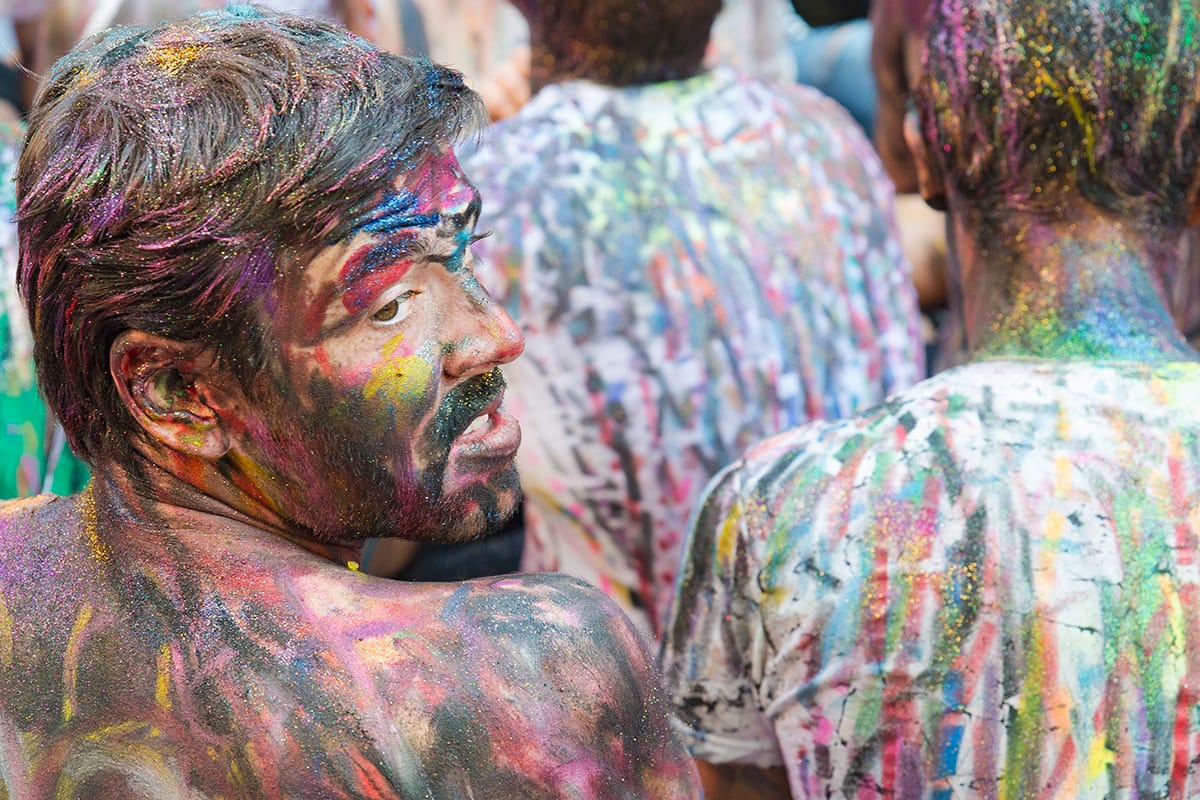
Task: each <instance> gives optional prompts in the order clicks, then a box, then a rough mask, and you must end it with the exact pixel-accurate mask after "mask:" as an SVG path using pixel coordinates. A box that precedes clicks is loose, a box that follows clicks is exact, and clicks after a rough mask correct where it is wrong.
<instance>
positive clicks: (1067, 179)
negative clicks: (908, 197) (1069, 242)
mask: <svg viewBox="0 0 1200 800" xmlns="http://www.w3.org/2000/svg"><path fill="white" fill-rule="evenodd" d="M931 5H932V8H931V9H930V10H929V12H928V13H929V14H931V15H932V17H931V21H932V22H933V23H934V24H933V29H934V30H935V31H936V33H935V34H934V35H933V37H932V39H931V40H930V42H929V47H928V50H927V53H926V57H925V68H924V70H923V75H922V77H921V80H920V81H919V82H918V85H917V86H916V87H914V94H915V97H916V100H917V104H918V107H919V110H920V112H921V121H922V127H923V133H924V138H925V140H926V141H927V142H928V143H929V149H930V151H931V153H932V157H933V159H934V161H935V164H936V165H937V166H938V167H939V168H940V169H941V170H942V172H943V173H944V175H945V178H946V179H947V181H948V182H949V184H950V185H951V186H952V187H953V188H954V190H955V191H956V192H957V193H958V194H960V195H961V196H962V197H963V198H966V199H967V200H968V202H969V203H971V204H972V205H974V206H976V209H975V211H976V212H977V213H978V214H979V216H980V217H981V219H980V220H978V222H979V223H980V224H982V225H984V226H987V225H988V224H989V223H991V222H995V221H997V220H1002V219H1004V218H1005V217H1006V216H1008V215H1009V214H1010V213H1011V212H1012V211H1018V210H1019V211H1024V212H1030V213H1033V214H1035V215H1038V216H1041V217H1043V218H1045V219H1055V218H1059V217H1061V215H1062V214H1063V213H1064V208H1065V207H1069V206H1071V205H1072V204H1073V203H1072V200H1071V199H1072V198H1078V199H1081V200H1084V201H1086V202H1088V203H1090V204H1092V205H1093V206H1096V207H1097V208H1099V209H1101V210H1103V211H1107V212H1111V213H1113V214H1115V215H1117V216H1119V217H1123V218H1128V219H1131V220H1133V221H1139V222H1143V223H1146V224H1150V225H1162V226H1166V227H1167V228H1179V227H1181V226H1182V225H1183V224H1184V223H1185V221H1186V218H1187V215H1188V213H1189V210H1190V209H1189V200H1190V198H1192V197H1193V196H1194V195H1195V192H1196V181H1197V166H1198V164H1197V159H1198V157H1200V148H1197V147H1196V146H1195V143H1196V142H1197V141H1200V48H1197V47H1195V46H1194V45H1191V44H1190V43H1191V42H1194V40H1195V38H1196V37H1197V36H1198V35H1200V23H1198V15H1197V8H1196V3H1195V2H1194V0H1173V1H1172V2H1156V3H1131V2H1127V0H1064V1H1063V2H1058V3H1055V4H1054V5H1053V7H1052V9H1051V11H1050V12H1049V13H1047V7H1046V5H1045V3H1041V2H1037V0H971V2H969V3H967V2H965V0H940V2H934V3H932V4H931ZM1080 20H1085V22H1084V23H1083V24H1080V22H1079V21H1080ZM1064 37H1067V38H1069V39H1070V41H1069V43H1068V46H1064V43H1063V41H1062V40H1063V38H1064Z"/></svg>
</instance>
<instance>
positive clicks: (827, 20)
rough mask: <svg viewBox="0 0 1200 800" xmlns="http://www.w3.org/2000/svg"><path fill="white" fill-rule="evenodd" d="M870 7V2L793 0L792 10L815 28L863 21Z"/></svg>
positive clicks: (860, 0) (861, 0)
mask: <svg viewBox="0 0 1200 800" xmlns="http://www.w3.org/2000/svg"><path fill="white" fill-rule="evenodd" d="M870 6H871V2H870V0H792V8H793V9H795V11H796V13H797V14H799V15H800V16H801V18H803V19H804V21H805V22H807V23H808V24H809V25H812V26H813V27H814V28H821V27H824V26H826V25H837V24H838V23H839V22H849V21H850V20H852V19H861V18H862V17H865V16H866V15H867V11H868V10H869V9H870Z"/></svg>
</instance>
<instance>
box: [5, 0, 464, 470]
mask: <svg viewBox="0 0 1200 800" xmlns="http://www.w3.org/2000/svg"><path fill="white" fill-rule="evenodd" d="M339 30H340V29H338V28H337V27H336V26H334V25H332V24H330V23H326V22H323V21H319V20H316V19H306V18H300V17H295V16H276V15H272V14H265V13H260V12H259V11H257V10H256V9H254V8H252V7H248V6H234V7H230V9H228V10H226V11H223V12H210V13H207V14H203V15H200V17H198V18H194V19H192V20H191V21H190V22H189V24H188V26H187V27H173V26H170V25H167V26H162V27H159V28H156V29H153V30H151V29H142V28H119V29H114V30H112V31H109V32H106V33H102V34H98V35H97V36H96V37H94V38H93V39H92V41H91V42H90V43H85V44H84V45H81V46H80V47H78V48H76V49H75V50H74V51H73V52H72V53H70V54H69V55H68V56H66V57H64V58H63V59H61V60H60V61H59V62H58V63H57V64H56V65H55V66H54V69H53V71H52V72H51V74H50V76H49V79H48V81H47V82H46V85H45V86H44V87H43V89H42V90H41V92H40V95H39V97H38V98H37V100H36V102H35V107H34V109H33V110H32V112H31V114H30V117H29V124H28V132H27V135H26V141H25V147H24V152H23V154H22V157H21V162H20V167H19V175H18V193H19V196H18V203H19V205H18V233H19V237H20V245H21V265H20V272H19V284H20V289H21V292H22V294H23V296H24V299H25V302H26V304H27V306H28V308H29V318H30V322H31V324H32V326H33V332H34V357H35V359H36V361H37V363H38V368H39V380H40V382H41V387H42V390H43V392H44V394H45V396H46V398H47V400H48V402H49V405H50V408H51V409H52V410H53V412H54V413H55V415H56V416H57V417H58V418H59V419H60V420H61V421H62V424H63V427H64V429H65V431H66V434H67V436H68V438H69V441H70V444H71V447H72V448H73V449H74V450H75V452H76V453H78V454H79V455H80V456H81V457H83V458H84V459H85V460H87V461H88V462H90V463H92V464H96V463H97V462H98V461H102V460H105V459H114V460H117V461H127V462H128V461H132V458H131V453H132V448H131V446H130V444H129V437H130V436H133V435H140V432H141V429H140V427H139V426H138V425H137V424H136V423H135V422H134V420H133V418H132V417H131V415H130V413H129V411H128V410H127V408H126V406H125V404H124V403H123V402H122V400H121V397H120V396H119V394H118V391H117V388H116V386H115V385H114V382H113V380H112V379H111V377H110V374H109V350H110V347H111V345H112V342H113V341H114V340H115V339H116V337H117V336H118V335H119V334H121V333H122V332H123V331H126V330H129V329H137V330H142V331H146V332H149V333H152V334H155V335H158V336H162V337H167V338H170V339H173V340H177V341H183V342H192V343H195V345H196V347H197V351H198V352H199V351H201V350H204V349H208V350H211V352H213V353H215V354H216V355H217V357H218V358H219V359H220V361H221V362H223V364H224V365H225V367H227V368H228V370H229V371H230V372H231V373H232V374H233V375H234V376H235V377H236V378H237V379H238V380H239V381H240V382H241V384H242V385H243V388H245V389H247V390H249V389H250V386H251V382H252V379H253V378H254V377H255V376H256V375H257V374H258V373H259V372H260V371H261V370H262V369H264V368H265V367H266V366H268V365H269V364H270V363H271V362H272V358H273V351H272V345H270V344H269V337H268V336H267V334H266V330H265V328H264V325H265V323H264V315H263V314H261V313H260V311H261V309H260V307H259V306H260V304H261V303H262V302H264V301H265V298H266V297H267V295H268V289H269V288H270V287H271V286H272V282H273V281H275V280H276V278H277V277H278V276H280V275H282V274H284V273H285V272H286V271H287V269H288V267H289V266H291V265H294V264H299V263H302V262H303V260H304V256H305V255H306V254H311V253H312V252H315V251H316V250H317V249H319V248H321V247H324V246H327V245H329V244H330V243H333V242H337V241H339V240H340V239H342V238H343V237H344V236H346V235H347V234H348V233H349V232H350V231H349V229H348V226H349V224H350V223H349V221H350V220H353V219H354V218H355V212H356V210H361V209H363V208H365V207H366V206H367V205H368V204H369V203H371V202H373V199H374V198H375V195H376V194H377V192H378V187H379V185H380V183H381V181H386V180H387V179H388V178H389V177H390V176H392V175H394V174H396V173H397V172H401V171H403V170H405V169H406V168H408V165H410V164H411V162H413V161H414V160H415V159H417V158H419V157H421V156H423V155H425V154H427V153H428V152H430V150H431V149H436V148H437V147H439V146H443V145H449V144H451V143H452V142H453V141H455V140H456V139H458V138H459V137H460V136H461V135H462V134H463V133H464V132H465V131H470V130H473V129H475V128H476V127H477V126H478V125H480V124H481V121H482V120H483V119H485V116H484V111H483V108H482V104H481V103H480V102H479V100H478V97H477V96H476V95H475V94H474V93H473V92H471V91H470V90H469V89H468V88H466V87H465V86H464V84H463V82H462V78H461V76H460V75H459V74H458V73H457V72H454V71H452V70H448V69H445V68H443V67H439V66H436V65H433V64H430V63H428V62H420V61H413V60H410V59H404V58H401V57H398V56H393V55H390V54H388V53H385V52H382V51H379V50H377V49H375V48H374V47H372V46H371V45H369V44H368V43H367V42H366V41H364V40H358V39H353V40H347V38H346V36H345V34H344V33H342V32H339ZM347 41H350V42H351V44H349V45H347V44H346V43H347ZM217 43H226V44H230V43H232V44H235V45H236V46H231V47H210V46H209V45H210V44H217ZM247 52H249V53H253V54H255V56H256V57H254V58H247V57H245V56H244V55H242V54H243V53H247ZM164 96H166V97H171V98H172V102H170V103H161V102H158V103H149V102H146V101H145V99H144V98H148V97H149V98H161V97H164Z"/></svg>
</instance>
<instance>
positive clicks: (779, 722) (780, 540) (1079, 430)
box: [664, 0, 1200, 798]
mask: <svg viewBox="0 0 1200 800" xmlns="http://www.w3.org/2000/svg"><path fill="white" fill-rule="evenodd" d="M930 5H931V6H932V8H931V9H930V12H929V17H928V20H927V22H928V28H927V32H926V37H925V40H924V41H925V50H926V55H925V62H924V66H923V68H922V69H921V71H920V75H919V77H918V79H917V80H916V81H915V83H914V84H913V89H914V96H915V102H916V106H917V109H918V112H919V116H918V115H917V114H914V115H911V116H910V118H909V123H910V139H911V141H912V142H913V144H914V145H915V149H916V151H917V156H918V157H917V165H918V167H920V173H921V181H920V183H921V187H922V191H923V193H924V194H925V196H926V198H927V199H928V200H930V201H931V202H934V203H938V204H939V205H945V206H946V207H947V208H948V210H949V225H950V230H951V237H950V241H951V242H952V249H953V254H954V261H955V265H956V269H958V270H959V271H960V273H961V279H962V285H963V289H964V297H965V301H966V322H967V332H968V338H969V342H970V346H971V348H972V353H973V359H972V361H971V362H969V363H968V364H966V365H964V366H961V367H958V368H956V369H953V370H950V371H948V372H946V373H943V374H941V375H939V376H937V377H935V378H933V379H931V380H929V381H926V382H924V383H922V384H920V385H918V386H916V387H914V388H912V389H910V390H907V391H904V392H900V393H899V394H897V395H894V396H893V397H891V398H890V399H889V400H888V401H887V402H886V403H884V404H882V405H880V406H879V407H877V408H875V409H874V410H871V411H868V412H865V413H863V414H861V415H859V416H857V417H856V418H854V419H851V420H847V421H843V422H834V423H814V424H811V425H808V426H805V427H801V428H799V429H797V430H795V431H792V432H789V433H786V434H783V435H781V436H778V437H775V438H772V439H769V440H767V441H766V442H765V443H762V444H760V445H758V446H757V447H755V448H754V449H752V450H751V451H749V453H748V454H747V455H746V456H745V457H744V458H743V459H742V460H741V461H739V462H738V463H737V464H736V465H735V466H733V467H731V468H730V469H729V470H727V471H726V472H724V473H723V474H722V475H721V476H720V477H719V478H718V479H717V480H715V481H714V483H713V484H712V486H711V488H710V489H709V491H708V494H707V500H706V503H705V505H704V506H703V508H702V510H701V512H700V513H699V515H698V517H697V520H696V523H695V525H694V529H693V531H692V533H691V535H690V537H689V540H688V544H687V548H686V553H687V555H686V561H685V564H686V567H685V568H684V569H683V573H682V575H681V580H680V582H679V586H678V594H677V604H676V606H675V611H674V613H673V617H672V621H671V626H670V629H669V632H668V638H667V643H666V646H665V649H664V669H665V671H666V674H667V680H668V684H669V687H670V691H671V692H672V695H673V700H674V703H675V705H676V706H677V711H678V715H679V718H680V721H681V725H680V729H681V730H682V731H683V732H684V734H685V735H686V736H687V737H688V739H689V740H690V741H689V745H690V747H691V749H692V752H693V754H694V755H695V756H696V758H697V759H698V760H700V761H701V762H703V763H702V764H701V773H702V776H703V777H704V779H705V782H706V784H707V788H708V789H709V794H708V796H709V797H711V798H725V797H749V796H752V794H751V789H750V787H752V786H757V787H758V789H759V794H758V795H757V796H761V797H788V796H789V788H790V795H791V796H792V797H796V798H799V797H823V798H824V797H857V798H862V797H902V798H903V797H932V798H950V797H1070V798H1082V797H1095V798H1100V797H1105V798H1111V797H1195V796H1200V772H1198V765H1200V707H1198V705H1197V701H1198V698H1200V695H1198V694H1197V687H1198V686H1200V617H1197V615H1196V613H1195V610H1196V608H1197V607H1198V604H1200V546H1198V538H1197V537H1198V535H1200V406H1198V405H1197V403H1196V398H1197V397H1200V366H1198V365H1197V364H1196V358H1197V354H1196V352H1195V351H1194V350H1192V348H1190V347H1189V346H1188V345H1187V343H1186V341H1184V339H1183V338H1182V336H1181V335H1180V334H1179V333H1178V331H1177V330H1176V328H1175V327H1174V326H1173V324H1172V322H1171V316H1170V314H1169V313H1168V311H1167V308H1166V303H1165V298H1166V296H1167V293H1166V291H1165V287H1167V286H1169V285H1170V284H1171V280H1172V279H1173V277H1174V273H1175V271H1176V269H1178V267H1179V265H1180V262H1181V249H1180V248H1181V242H1182V241H1183V238H1184V234H1185V229H1186V227H1187V225H1188V224H1189V220H1194V219H1195V218H1196V211H1197V208H1198V206H1200V198H1198V196H1197V190H1198V187H1200V80H1197V78H1198V76H1200V38H1198V35H1200V8H1198V6H1197V4H1196V3H1195V2H1189V1H1186V0H1172V1H1171V2H1161V3H1140V2H1136V3H1135V2H1116V1H1115V0H1038V1H1037V2H1032V1H1031V0H974V1H973V2H965V1H963V0H938V1H937V2H931V3H930ZM918 120H919V122H918Z"/></svg>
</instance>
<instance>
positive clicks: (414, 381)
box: [363, 333, 433, 407]
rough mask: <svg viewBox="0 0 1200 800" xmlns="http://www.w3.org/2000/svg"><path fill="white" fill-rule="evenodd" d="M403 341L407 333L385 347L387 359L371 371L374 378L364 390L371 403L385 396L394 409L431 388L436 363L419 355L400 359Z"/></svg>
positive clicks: (391, 340)
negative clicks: (430, 383)
mask: <svg viewBox="0 0 1200 800" xmlns="http://www.w3.org/2000/svg"><path fill="white" fill-rule="evenodd" d="M403 340H404V334H402V333H398V334H396V335H395V336H393V337H392V338H391V339H390V340H388V342H387V344H385V345H384V346H383V352H384V360H383V361H382V362H381V363H380V364H379V366H377V367H375V369H373V370H372V371H371V378H370V380H368V381H367V384H366V386H364V387H363V391H364V393H365V394H366V397H367V399H368V400H370V399H371V398H373V397H375V396H376V395H383V397H384V399H386V400H387V401H388V402H389V403H390V404H392V405H393V406H396V407H400V406H408V405H411V404H412V402H413V401H414V400H416V399H419V398H420V397H422V396H423V395H424V394H425V392H426V390H427V389H428V387H429V382H430V380H431V379H432V378H433V364H431V363H429V361H427V360H426V359H424V358H422V357H421V356H419V355H415V354H413V355H407V356H397V355H396V351H397V350H399V349H400V344H401V342H402V341H403Z"/></svg>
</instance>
